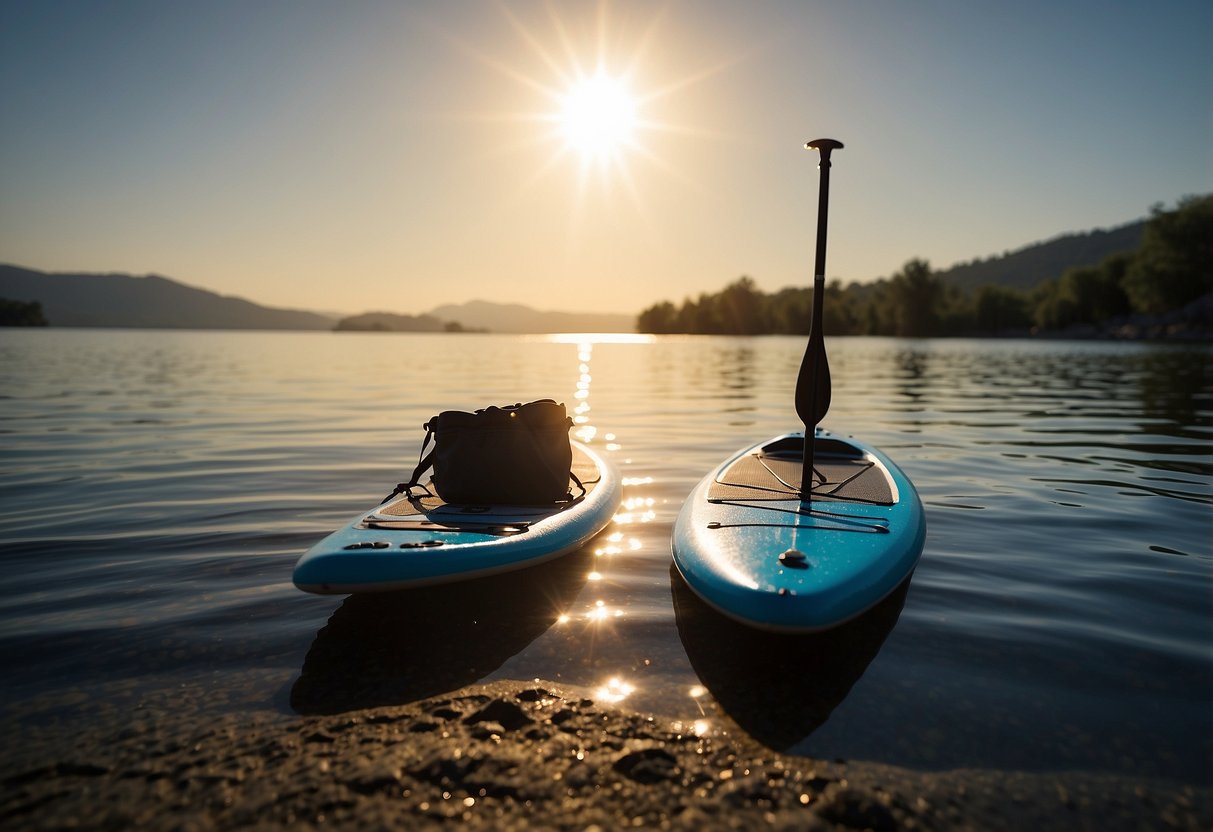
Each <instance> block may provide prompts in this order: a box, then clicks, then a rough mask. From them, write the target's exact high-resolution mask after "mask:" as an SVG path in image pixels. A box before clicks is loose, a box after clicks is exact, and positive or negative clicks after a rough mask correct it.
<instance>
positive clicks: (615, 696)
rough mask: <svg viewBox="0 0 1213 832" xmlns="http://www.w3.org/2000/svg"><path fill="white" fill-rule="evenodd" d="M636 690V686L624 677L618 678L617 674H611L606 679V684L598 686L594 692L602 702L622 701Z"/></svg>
mask: <svg viewBox="0 0 1213 832" xmlns="http://www.w3.org/2000/svg"><path fill="white" fill-rule="evenodd" d="M635 692H636V686H635V685H633V684H632V683H631V682H628V681H627V680H625V679H620V678H619V677H618V676H612V677H611V678H610V679H608V680H607V681H606V684H604V685H601V686H599V688H598V689H597V690H596V691H595V692H594V693H595V694H596V696H597V698H598V699H599V700H600V701H603V702H612V703H617V702H622V701H623V700H625V699H627V698H628V697H629V696H631V695H632V694H633V693H635Z"/></svg>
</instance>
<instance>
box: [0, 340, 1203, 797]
mask: <svg viewBox="0 0 1213 832" xmlns="http://www.w3.org/2000/svg"><path fill="white" fill-rule="evenodd" d="M827 346H828V351H829V361H830V367H831V370H832V376H833V382H834V396H833V403H832V405H831V409H830V412H829V414H828V415H827V417H826V419H825V421H824V426H825V427H827V428H829V429H831V430H834V431H835V432H838V433H843V434H854V435H856V436H858V437H860V438H863V439H865V440H867V441H870V442H872V443H873V444H875V445H877V446H878V447H881V448H882V449H883V450H885V451H886V452H887V453H888V454H889V455H890V456H891V457H892V458H893V459H894V460H895V461H896V462H897V463H898V464H899V465H900V466H901V467H902V468H903V469H904V470H905V471H906V473H907V474H908V475H909V476H910V478H911V479H912V480H913V481H914V483H915V484H916V485H917V487H918V490H919V493H920V495H921V497H922V500H923V503H924V505H925V507H926V512H927V524H928V531H927V542H926V548H925V550H924V553H923V557H922V561H921V563H920V565H919V567H918V569H917V571H916V572H915V574H914V575H913V577H912V579H911V580H910V582H909V583H908V584H907V585H906V586H903V587H902V589H901V590H900V591H899V592H898V593H897V594H896V595H894V596H893V597H891V598H890V599H889V600H888V601H886V602H885V603H884V604H882V605H881V607H879V608H877V610H875V611H874V612H873V614H871V615H869V616H865V618H864V619H861V620H860V621H858V622H856V624H855V626H851V627H848V628H847V629H846V630H844V631H842V632H840V633H834V634H826V635H824V636H819V637H812V638H787V637H776V636H759V635H756V634H753V633H751V632H749V631H746V630H744V628H740V627H737V626H736V625H730V624H728V623H726V622H724V621H722V620H719V619H718V617H715V618H714V617H713V616H712V615H711V614H710V613H709V612H708V611H705V610H703V609H701V605H698V604H697V601H696V599H695V598H694V597H692V596H690V594H689V592H688V591H687V590H686V588H685V587H684V586H683V585H682V584H681V581H680V580H679V579H678V578H677V577H676V576H675V575H674V574H672V573H671V569H670V563H671V561H670V542H669V540H670V531H671V528H672V526H673V522H674V519H675V517H676V516H677V513H678V510H679V508H680V506H681V504H682V502H683V500H684V499H685V497H686V496H687V494H688V493H689V492H690V490H691V488H692V487H693V486H694V484H695V483H696V482H697V481H698V480H699V478H700V477H702V476H703V475H704V474H705V473H707V471H708V470H710V469H711V468H712V467H714V466H715V465H716V464H717V463H718V462H720V461H721V460H723V459H724V458H725V457H726V456H728V455H730V454H731V453H732V452H734V451H735V450H737V449H739V448H741V447H744V446H747V445H750V444H752V443H753V442H755V441H757V440H759V439H763V438H768V437H771V436H774V435H776V434H779V433H783V432H785V431H788V430H796V429H799V427H800V426H799V424H798V422H797V420H796V415H795V412H794V410H793V406H792V390H793V386H794V382H795V377H796V372H797V369H798V367H799V363H800V357H801V354H802V352H803V341H802V340H800V339H796V338H775V337H764V338H726V337H692V336H688V337H674V336H669V337H659V338H644V337H639V336H631V337H612V336H594V335H587V336H505V335H473V334H461V335H396V334H354V333H343V334H335V333H260V332H257V333H231V332H194V331H182V332H175V331H111V330H71V329H66V330H57V329H47V330H3V331H0V558H2V559H3V563H4V567H5V570H6V572H7V574H8V578H7V580H6V581H5V585H4V590H3V592H2V593H0V662H2V665H3V667H4V669H5V672H4V674H3V676H4V678H3V681H0V719H2V720H3V723H4V727H5V728H6V729H8V730H7V736H9V737H14V736H15V737H16V738H17V742H18V744H21V743H25V744H28V743H31V742H39V741H40V738H41V737H49V736H52V735H62V734H70V732H71V730H72V727H73V726H75V725H80V724H82V723H83V722H96V721H98V720H107V719H108V720H116V721H120V720H122V719H124V718H127V717H128V716H129V715H131V714H134V713H136V712H138V711H139V710H140V709H145V708H154V707H172V708H175V709H182V710H186V709H188V710H189V711H191V712H193V713H194V714H196V716H197V718H198V719H199V720H200V721H204V720H205V719H206V718H207V717H208V716H211V715H215V714H219V713H229V712H233V711H235V712H253V711H270V712H274V713H278V714H281V715H282V718H283V719H293V718H294V715H295V714H307V713H336V712H341V711H344V710H347V709H353V708H359V707H370V706H373V705H381V704H396V703H404V702H408V701H412V700H414V699H417V698H420V697H423V696H429V695H433V694H436V693H442V692H444V691H449V690H453V689H456V688H458V687H460V686H462V685H466V684H471V683H473V682H477V681H481V680H494V679H522V680H528V679H532V678H540V679H546V680H551V681H554V682H558V683H564V684H568V685H577V686H584V687H586V688H589V689H591V690H592V691H594V692H595V693H596V698H598V699H599V700H601V701H618V702H620V703H621V704H622V705H624V706H628V707H633V708H636V709H639V710H642V711H650V712H653V713H656V714H659V715H662V716H664V717H666V718H669V719H671V720H677V721H684V722H685V723H687V725H688V726H689V727H688V730H695V731H700V732H732V731H738V730H744V731H746V732H748V733H750V734H752V735H753V736H755V737H756V738H758V739H760V740H762V741H763V742H765V743H766V744H768V745H769V746H771V747H774V748H777V749H779V750H785V751H788V752H790V753H793V754H803V755H811V756H818V757H826V758H845V759H854V760H872V761H879V762H884V763H890V764H895V765H901V766H907V767H912V768H919V769H932V770H939V769H949V768H957V767H974V768H1001V769H1025V770H1046V771H1048V770H1063V769H1065V770H1087V771H1100V772H1122V773H1134V774H1140V775H1146V776H1157V777H1164V778H1168V779H1172V780H1178V781H1182V782H1189V783H1202V784H1207V783H1208V782H1209V780H1210V778H1211V777H1213V763H1211V762H1210V761H1211V760H1213V708H1211V707H1210V703H1211V702H1213V542H1211V541H1213V510H1211V506H1213V441H1211V440H1213V372H1211V370H1210V358H1211V357H1213V350H1210V349H1209V348H1207V347H1202V346H1183V345H1169V344H1120V343H1089V342H1035V341H1014V340H988V341H987V340H981V341H978V340H965V341H961V340H897V339H875V338H853V339H834V340H829V341H828V342H827ZM543 397H551V398H555V399H557V400H559V401H564V402H566V403H567V404H568V406H569V408H570V410H571V411H572V410H574V409H575V410H576V415H577V417H578V425H577V426H576V428H575V432H576V433H577V435H578V436H579V437H581V438H583V439H585V440H587V441H588V442H589V443H590V444H591V445H593V446H595V447H597V448H599V449H601V450H603V451H604V452H605V454H606V455H607V456H608V458H610V459H611V460H612V461H613V462H614V463H615V464H616V465H617V466H618V467H619V469H620V471H621V473H622V474H623V476H624V477H625V490H624V505H623V507H622V508H621V510H620V513H619V514H618V516H617V517H616V518H615V521H614V522H613V523H612V525H611V526H610V527H609V528H608V529H607V530H606V531H605V532H604V533H603V534H602V535H601V536H600V537H598V538H597V539H596V540H595V541H593V543H591V545H590V546H588V547H587V548H586V549H585V550H583V551H581V552H578V553H575V554H573V555H570V556H569V557H567V558H564V559H562V560H560V561H558V562H555V563H554V564H552V565H550V566H548V567H545V568H542V569H538V570H532V571H530V572H527V573H520V574H519V575H515V576H513V577H509V578H503V579H500V580H499V581H487V582H484V581H482V582H477V583H476V584H475V585H469V586H455V587H449V588H440V589H435V590H429V591H415V592H411V593H403V594H388V595H381V596H364V597H356V596H352V597H349V598H343V597H341V596H313V595H307V594H304V593H301V592H299V591H298V590H296V589H295V588H294V587H293V585H292V584H291V570H292V567H293V565H294V562H295V560H296V559H297V558H298V556H299V555H300V554H301V553H302V552H303V551H304V550H305V549H306V548H307V547H309V546H310V545H312V544H313V543H315V542H316V541H317V540H319V539H320V538H321V537H323V536H324V535H325V534H327V533H328V532H329V531H331V530H333V529H334V528H336V527H337V526H339V525H341V524H343V523H345V522H347V521H348V520H349V519H351V518H352V517H353V516H354V515H356V514H357V513H358V512H360V511H362V510H364V509H366V508H368V507H369V506H371V505H373V504H375V503H377V502H378V501H379V500H380V499H381V498H382V497H383V496H384V495H385V494H386V493H387V492H388V491H389V490H390V489H391V487H392V486H393V485H394V484H395V483H396V482H398V481H400V480H401V479H404V478H406V477H407V474H408V472H409V471H411V470H412V467H413V465H414V464H415V462H416V458H417V452H418V449H419V447H420V443H421V440H422V438H423V431H422V429H421V425H422V423H423V422H425V421H426V419H428V418H429V417H430V416H432V415H434V414H435V413H437V412H438V411H440V410H445V409H474V408H476V407H482V406H485V405H488V404H505V403H512V402H518V401H527V400H530V399H536V398H543Z"/></svg>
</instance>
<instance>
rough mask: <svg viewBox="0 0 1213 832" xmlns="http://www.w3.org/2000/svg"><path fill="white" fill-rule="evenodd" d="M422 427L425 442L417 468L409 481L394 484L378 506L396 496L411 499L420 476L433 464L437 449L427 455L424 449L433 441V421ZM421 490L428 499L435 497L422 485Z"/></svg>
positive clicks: (418, 453)
mask: <svg viewBox="0 0 1213 832" xmlns="http://www.w3.org/2000/svg"><path fill="white" fill-rule="evenodd" d="M435 418H437V417H435ZM422 427H423V428H425V440H424V441H422V443H421V450H420V451H418V452H417V467H416V468H414V469H413V474H412V476H410V477H409V481H408V482H399V483H396V487H395V488H393V489H392V493H391V494H389V495H387V496H386V497H384V498H383V502H381V503H380V504H379V505H383V503H386V502H387V501H388V500H390V499H392V498H393V497H395V496H396V495H397V494H408V495H409V497H410V498H411V497H412V496H413V488H415V487H416V486H418V485H419V484H420V482H421V475H422V474H424V473H425V472H426V471H427V470H429V468H430V466H431V465H433V464H434V453H435V452H436V451H437V450H438V449H437V448H435V449H434V450H432V451H430V452H429V453H428V454H427V453H426V452H425V449H426V448H428V447H429V446H430V442H432V441H433V439H434V419H430V420H429V421H428V422H426V423H425V424H424V425H422ZM421 490H422V491H424V492H425V493H426V495H428V496H430V497H436V496H437V495H436V494H433V493H432V492H431V491H430V490H429V489H428V488H426V487H425V486H424V485H422V486H421Z"/></svg>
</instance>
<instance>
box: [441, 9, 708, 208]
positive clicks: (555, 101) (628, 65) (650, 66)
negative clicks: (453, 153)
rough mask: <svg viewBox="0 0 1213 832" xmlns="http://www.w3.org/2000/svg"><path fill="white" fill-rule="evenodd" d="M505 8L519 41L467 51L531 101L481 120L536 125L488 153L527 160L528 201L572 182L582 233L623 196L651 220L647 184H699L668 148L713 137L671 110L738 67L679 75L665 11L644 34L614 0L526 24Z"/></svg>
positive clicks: (643, 26) (549, 12)
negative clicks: (664, 43) (665, 34)
mask: <svg viewBox="0 0 1213 832" xmlns="http://www.w3.org/2000/svg"><path fill="white" fill-rule="evenodd" d="M497 8H498V10H499V12H500V14H501V15H502V17H503V18H504V19H505V20H506V21H507V22H508V24H509V26H510V29H511V30H512V32H513V33H514V35H515V36H516V41H515V42H513V43H503V44H500V45H494V47H493V48H492V49H491V50H486V49H484V48H476V47H473V46H471V45H470V44H468V43H466V42H464V43H463V47H464V49H465V50H466V51H467V52H468V53H469V54H471V55H472V56H473V57H474V58H475V59H476V60H477V61H479V62H480V63H482V64H483V65H485V66H487V67H489V68H491V69H492V70H493V71H494V72H495V73H497V74H498V75H499V76H501V77H503V78H505V79H508V80H509V81H510V82H511V84H512V85H513V86H514V87H515V89H516V91H517V92H518V93H519V94H520V97H519V98H518V99H517V100H518V101H520V102H528V103H524V104H523V107H522V108H521V109H516V110H513V111H498V112H496V113H479V114H476V115H475V116H474V118H476V120H490V121H498V122H503V123H511V124H520V123H521V124H522V125H524V126H525V125H527V124H529V125H532V126H533V127H534V129H533V130H529V131H528V130H520V131H517V132H515V133H514V136H515V138H514V140H513V141H510V142H506V143H500V144H497V145H495V146H494V147H493V148H492V149H491V150H489V151H487V153H489V154H491V155H493V156H495V157H498V158H502V159H507V160H509V161H511V162H513V161H515V160H517V161H519V162H520V163H521V162H522V160H523V159H526V162H527V164H528V165H529V166H530V169H529V170H527V171H526V173H525V174H524V175H523V177H522V184H521V186H520V191H521V193H520V194H519V196H521V195H522V194H523V193H526V192H529V191H531V190H533V189H535V188H537V187H538V186H540V185H541V184H544V185H547V186H551V185H553V184H554V185H556V186H557V188H558V189H559V187H560V185H561V179H562V178H563V179H564V180H565V181H567V183H568V187H569V188H570V189H571V190H570V193H571V199H570V200H569V204H568V206H567V216H568V221H569V224H570V230H573V231H575V229H576V228H577V227H578V226H580V225H581V224H582V222H583V221H584V220H585V219H586V216H585V211H586V208H587V204H588V203H589V202H590V201H591V200H592V199H595V198H613V197H614V196H615V195H617V194H622V195H623V196H624V197H625V198H626V200H627V201H628V203H629V204H630V207H631V209H632V211H634V212H635V213H636V214H638V215H639V216H640V217H641V218H642V219H643V218H645V217H646V216H647V213H648V212H647V210H646V206H645V191H646V188H645V182H646V177H651V176H661V177H665V178H667V179H674V180H677V181H679V182H680V183H682V184H684V185H685V184H692V185H694V177H693V176H691V175H688V174H687V173H685V172H683V171H681V170H679V168H678V166H677V165H676V164H675V163H674V162H673V160H672V158H671V156H672V154H671V153H670V152H668V147H667V148H663V145H666V146H668V145H669V143H670V142H671V141H672V140H674V139H680V140H685V139H686V138H687V137H688V136H693V135H697V134H702V132H703V131H700V130H697V129H696V128H695V127H694V126H693V125H688V124H679V123H677V119H676V118H672V117H671V116H670V114H669V108H668V107H667V106H666V105H668V104H669V103H670V101H671V100H672V99H676V98H677V97H678V96H679V95H680V94H682V93H683V92H685V91H686V90H687V88H688V87H691V86H694V85H695V84H698V83H701V82H702V81H704V80H705V79H707V78H709V77H710V76H712V75H714V74H715V73H716V72H718V71H720V69H722V68H724V66H727V65H728V64H729V63H731V62H730V61H726V62H724V63H721V64H719V65H717V66H714V67H703V66H698V67H695V68H693V69H691V70H690V71H687V72H676V73H675V72H670V71H669V68H668V67H666V66H664V65H663V64H662V61H661V60H659V58H658V55H657V53H658V52H659V51H661V50H660V48H659V46H660V42H661V27H660V24H661V22H662V13H661V10H660V9H658V8H655V9H654V13H653V16H652V17H651V18H649V19H647V20H644V21H641V23H640V25H639V27H638V26H637V21H636V20H635V19H634V18H632V19H629V20H627V21H615V20H613V19H612V17H611V14H610V10H611V7H610V4H609V3H605V2H604V3H600V4H599V5H598V6H597V7H596V10H595V11H594V12H592V13H590V14H588V15H587V14H584V13H581V12H577V13H576V14H574V13H573V12H571V11H569V7H562V6H555V5H548V6H546V7H545V8H546V15H539V16H537V17H532V18H528V19H525V20H524V19H523V18H522V17H521V16H520V14H521V13H520V12H519V11H518V10H517V9H516V8H509V7H507V6H506V5H504V4H500V5H498V7H497ZM505 54H512V55H513V57H512V58H509V59H507V58H505V57H503V55H505ZM663 111H664V112H663ZM663 149H665V150H666V152H664V153H663V152H662V151H663ZM528 157H529V158H528ZM523 170H526V169H525V168H524V169H523ZM697 187H698V186H697ZM556 192H559V190H557V191H556Z"/></svg>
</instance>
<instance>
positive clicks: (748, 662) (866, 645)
mask: <svg viewBox="0 0 1213 832" xmlns="http://www.w3.org/2000/svg"><path fill="white" fill-rule="evenodd" d="M909 587H910V578H906V580H904V581H902V583H901V585H900V586H899V587H897V589H895V590H894V591H893V592H892V593H891V594H890V595H888V596H887V597H886V598H885V599H884V600H883V601H881V602H880V603H879V604H877V605H876V606H875V607H873V608H872V609H870V610H868V611H867V612H866V613H864V614H863V615H861V616H859V617H858V618H855V619H853V620H851V621H849V622H847V623H845V624H842V625H840V626H838V627H835V628H833V629H830V630H826V631H824V632H820V633H810V634H805V635H788V634H782V633H769V632H763V631H761V630H756V629H753V628H751V627H746V626H744V625H742V624H739V623H737V622H735V621H733V620H732V619H730V618H728V617H727V616H724V615H722V614H721V613H719V612H717V611H716V610H714V609H712V608H711V607H709V606H708V605H707V604H706V603H704V602H703V601H702V600H701V599H700V598H699V597H698V596H697V595H696V594H695V593H694V592H692V591H691V588H690V587H688V586H687V584H686V582H685V581H684V580H683V579H682V576H681V575H679V574H678V570H677V569H676V568H675V567H673V566H671V568H670V589H671V593H672V595H673V597H674V615H675V618H676V620H677V624H678V636H679V638H680V639H681V640H682V646H683V648H684V649H685V650H686V654H687V657H688V658H689V659H690V660H691V666H692V667H693V668H694V670H695V674H696V675H697V676H698V677H699V680H700V682H702V683H703V686H704V687H705V688H707V689H708V691H709V692H710V693H711V694H712V696H713V698H715V700H716V702H717V703H718V704H719V705H720V707H721V709H722V710H723V711H724V712H725V713H726V714H727V715H728V716H729V717H730V718H731V719H732V720H733V721H734V722H736V723H737V725H738V726H740V727H741V728H742V729H743V730H744V731H745V732H746V733H747V734H749V735H750V736H752V737H753V738H754V739H756V740H758V741H759V742H761V743H763V744H764V745H767V746H769V747H770V748H773V749H775V750H776V751H784V750H787V749H789V748H791V747H792V746H794V745H797V744H798V743H800V742H801V741H802V740H804V739H805V738H807V737H808V736H809V735H810V734H812V733H813V732H814V731H816V730H817V729H818V728H819V727H820V726H821V725H823V724H824V723H825V721H826V720H827V719H829V717H830V714H831V713H833V711H834V709H835V708H836V707H838V705H839V704H841V703H842V701H843V700H844V699H846V697H847V694H848V693H850V691H851V688H852V687H853V686H854V685H855V683H856V682H857V681H859V678H860V677H861V676H863V674H864V671H866V670H867V669H868V665H869V664H871V663H872V660H873V659H874V658H876V654H877V653H879V652H880V648H881V646H882V645H883V644H884V642H885V639H886V638H888V636H889V633H891V632H892V631H893V627H894V626H895V625H896V624H897V619H898V617H899V616H900V615H901V609H902V606H903V605H904V604H905V600H906V593H907V592H908V591H909Z"/></svg>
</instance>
